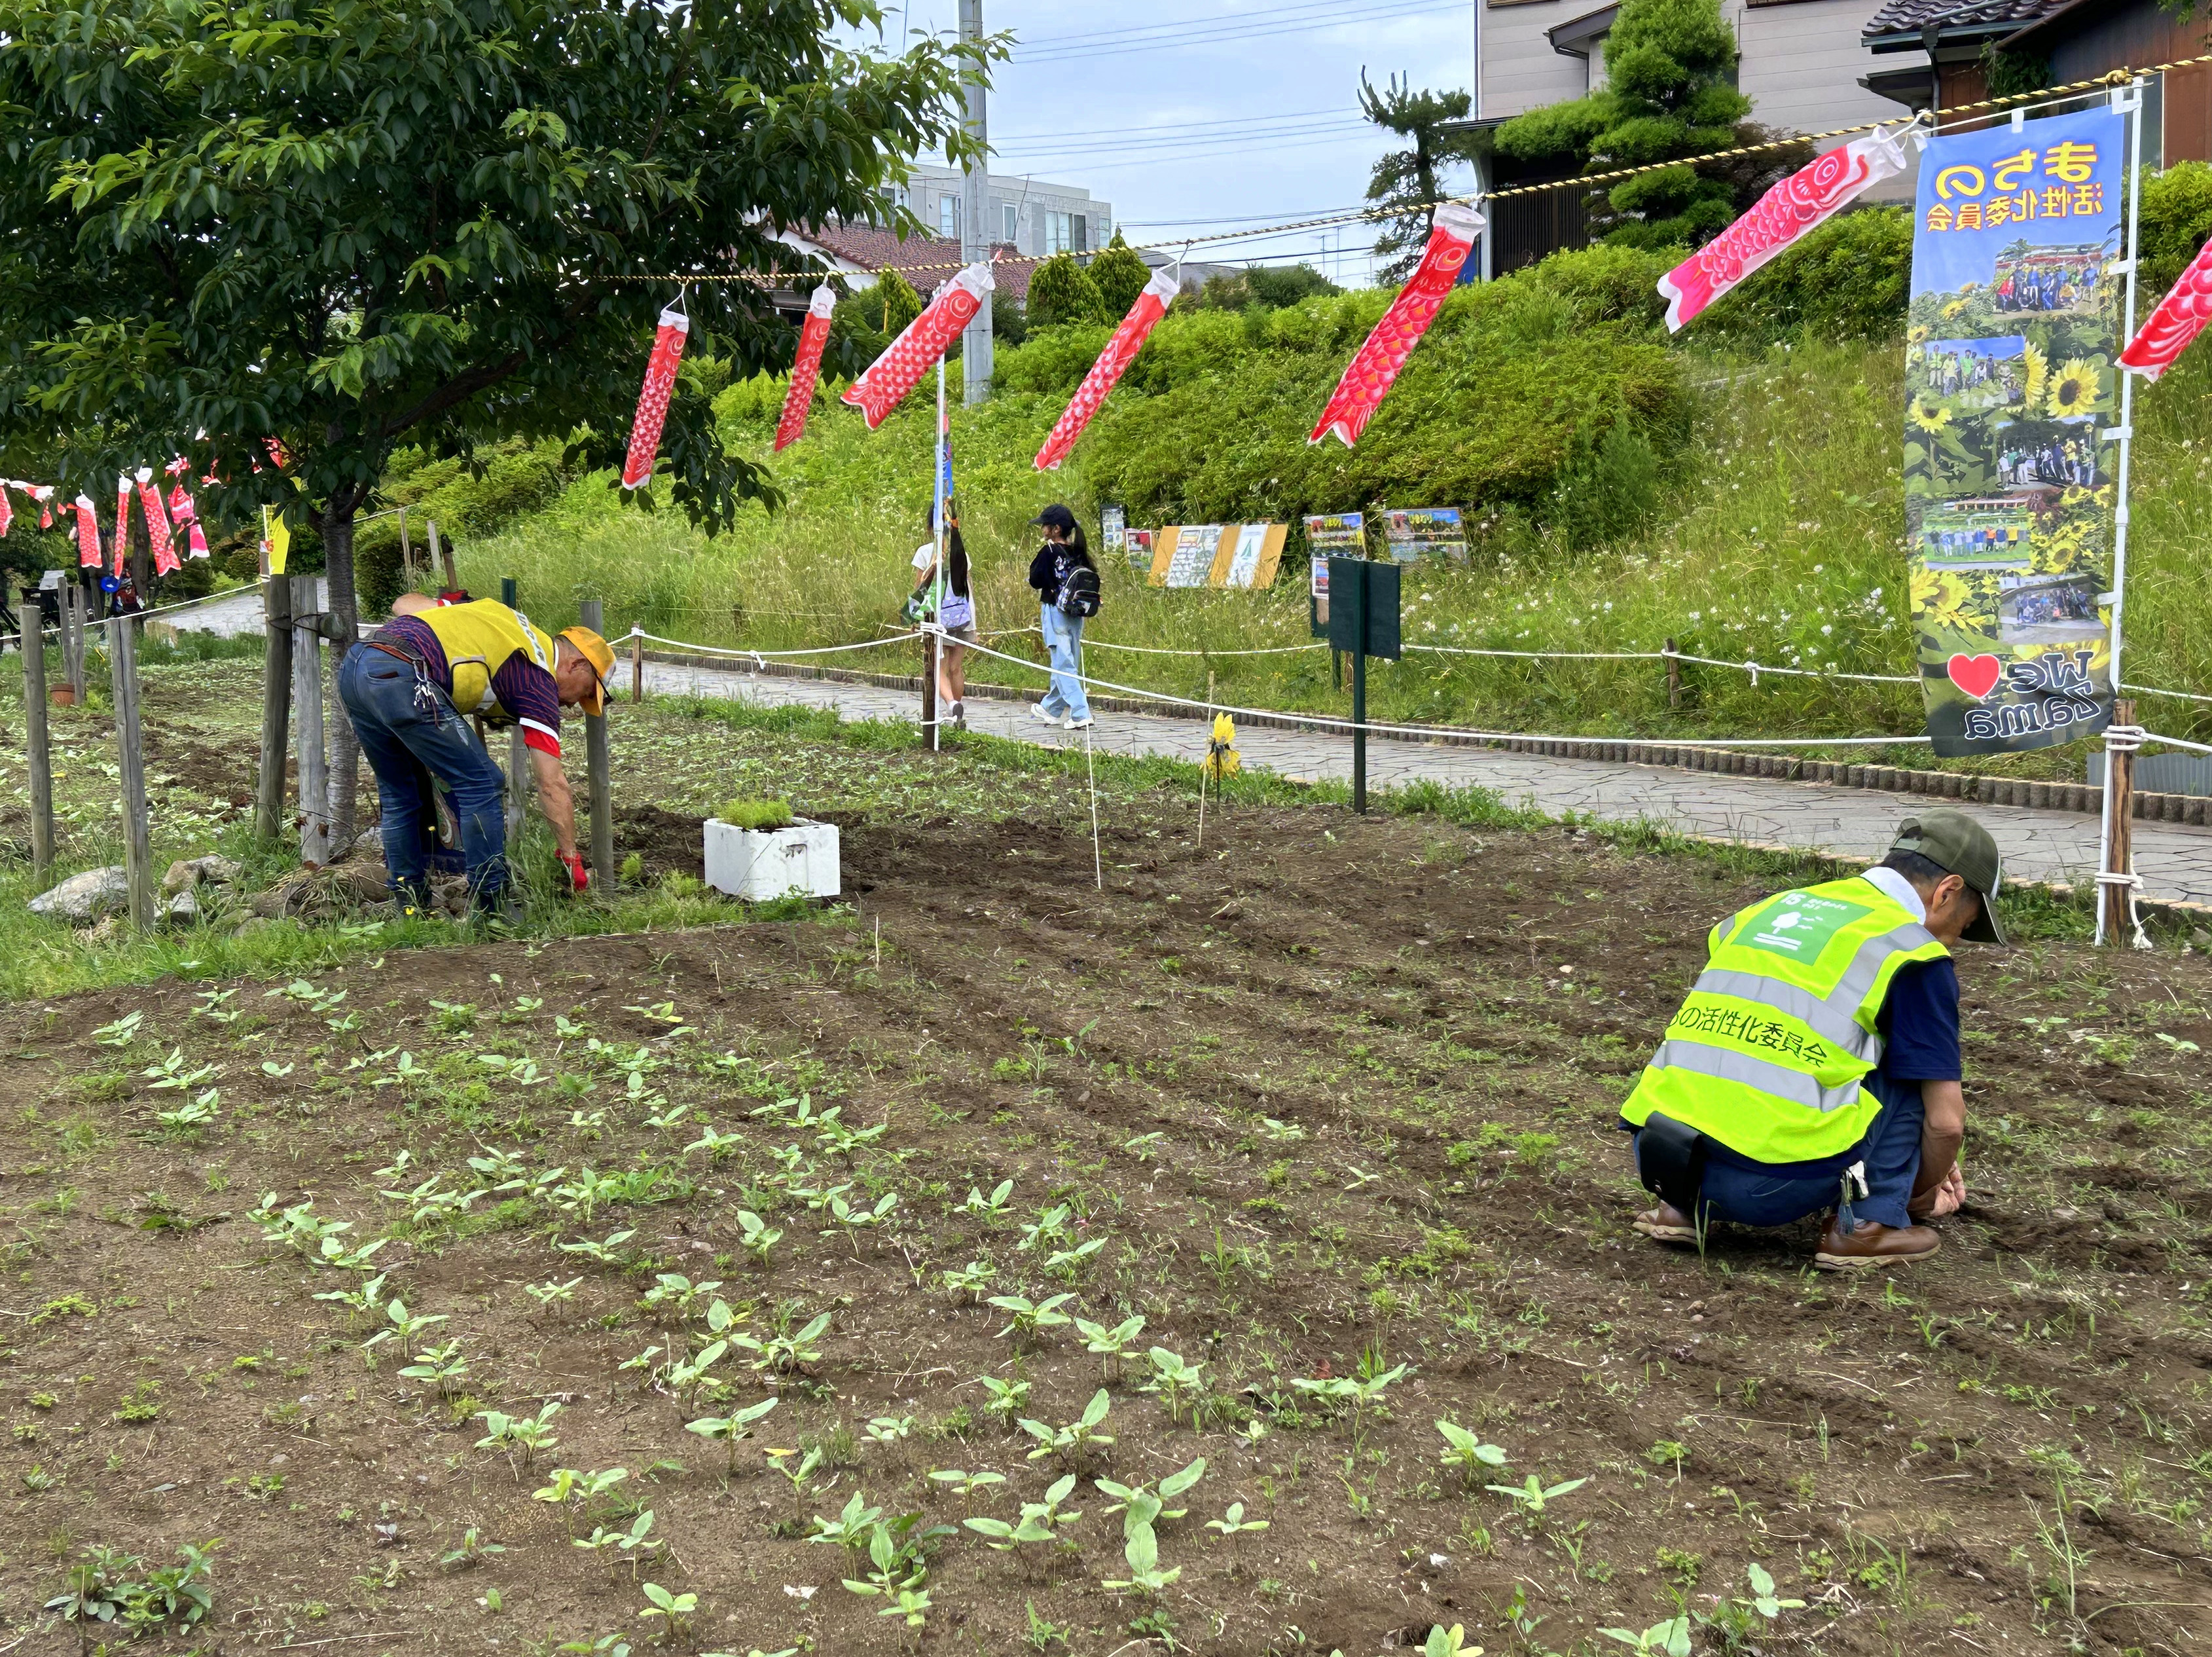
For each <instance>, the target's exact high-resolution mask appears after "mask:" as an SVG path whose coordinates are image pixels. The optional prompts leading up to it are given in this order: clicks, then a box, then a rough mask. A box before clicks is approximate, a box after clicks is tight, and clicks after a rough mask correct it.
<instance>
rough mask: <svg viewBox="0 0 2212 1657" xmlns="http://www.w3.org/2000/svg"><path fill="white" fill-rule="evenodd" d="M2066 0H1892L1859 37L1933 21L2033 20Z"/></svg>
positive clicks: (1914, 29)
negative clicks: (1961, 2)
mask: <svg viewBox="0 0 2212 1657" xmlns="http://www.w3.org/2000/svg"><path fill="white" fill-rule="evenodd" d="M2064 3H2065V0H1967V3H1966V4H1963V5H1962V4H1960V0H1889V3H1888V4H1887V5H1886V6H1884V7H1883V8H1882V9H1881V10H1880V11H1878V12H1876V13H1875V15H1873V16H1872V17H1870V18H1869V19H1868V20H1867V26H1866V27H1865V28H1863V29H1862V30H1861V31H1860V33H1859V38H1860V39H1865V40H1871V39H1875V38H1876V37H1877V36H1880V35H1884V34H1917V33H1919V32H1920V31H1921V30H1922V29H1923V28H1925V27H1928V26H1929V24H1931V23H1933V24H1936V25H1937V26H1939V27H1943V28H1971V27H1973V26H1974V25H1976V24H1978V23H2013V24H2027V23H2033V22H2035V21H2039V19H2041V18H2042V17H2044V16H2045V15H2046V14H2048V13H2051V12H2054V11H2056V10H2057V9H2058V8H2059V7H2060V6H2062V5H2063V4H2064Z"/></svg>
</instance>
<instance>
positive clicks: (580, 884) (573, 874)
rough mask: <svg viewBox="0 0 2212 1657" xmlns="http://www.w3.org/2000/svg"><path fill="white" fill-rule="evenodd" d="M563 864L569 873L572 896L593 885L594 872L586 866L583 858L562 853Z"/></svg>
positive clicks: (569, 886)
mask: <svg viewBox="0 0 2212 1657" xmlns="http://www.w3.org/2000/svg"><path fill="white" fill-rule="evenodd" d="M561 864H562V867H563V868H565V869H567V870H568V891H569V894H570V895H572V896H573V895H574V894H576V893H578V892H580V891H583V890H585V889H586V888H588V887H589V886H590V885H591V883H592V871H590V870H589V869H587V868H586V867H585V866H584V859H582V858H581V857H580V856H578V855H576V854H575V853H571V852H563V853H561Z"/></svg>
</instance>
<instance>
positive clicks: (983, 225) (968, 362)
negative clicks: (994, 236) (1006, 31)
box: [960, 0, 991, 405]
mask: <svg viewBox="0 0 2212 1657" xmlns="http://www.w3.org/2000/svg"><path fill="white" fill-rule="evenodd" d="M960 39H961V41H962V43H963V45H966V46H973V47H975V48H976V49H978V50H979V51H980V50H981V46H982V44H983V0H960ZM960 80H961V86H962V89H963V92H964V93H965V94H966V96H967V112H966V113H965V115H964V116H963V118H962V120H961V126H962V127H963V130H965V131H966V133H967V135H968V137H969V142H970V143H973V144H974V145H975V149H976V152H977V153H976V154H975V155H972V156H970V157H969V160H968V170H967V172H966V173H965V174H964V175H963V178H962V179H961V181H960V262H961V263H962V264H975V262H976V261H977V260H978V259H987V258H990V257H991V234H990V232H991V226H990V224H989V222H988V220H989V216H990V211H991V167H990V161H989V159H988V158H987V156H986V155H984V154H983V153H982V151H983V146H984V145H985V143H987V142H988V140H989V137H990V128H989V125H988V123H987V120H986V118H985V112H984V106H983V98H984V90H985V88H984V85H983V65H982V64H981V63H980V62H975V61H970V62H969V63H967V64H963V66H962V68H961V70H960ZM960 374H961V378H960V386H961V390H960V400H961V401H962V402H963V403H966V404H971V405H972V404H977V403H985V402H988V401H989V400H990V396H991V294H990V292H989V290H988V289H986V290H985V291H984V294H983V303H982V304H981V306H979V307H977V308H976V312H975V316H974V318H973V319H970V321H969V324H968V327H967V329H966V331H964V332H963V334H962V335H961V337H960Z"/></svg>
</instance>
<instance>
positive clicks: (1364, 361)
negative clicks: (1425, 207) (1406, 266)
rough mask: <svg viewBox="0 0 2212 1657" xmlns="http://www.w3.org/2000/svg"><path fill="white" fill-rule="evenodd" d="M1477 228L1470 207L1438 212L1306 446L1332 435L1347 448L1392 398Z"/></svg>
mask: <svg viewBox="0 0 2212 1657" xmlns="http://www.w3.org/2000/svg"><path fill="white" fill-rule="evenodd" d="M1481 230H1482V215H1481V214H1480V213H1478V212H1476V211H1475V210H1474V209H1473V208H1471V207H1462V205H1460V204H1459V203H1456V202H1447V203H1445V204H1444V205H1443V206H1442V207H1439V208H1438V209H1437V215H1436V219H1435V227H1434V228H1432V229H1431V231H1430V232H1429V245H1428V246H1427V247H1425V248H1424V249H1423V250H1422V252H1421V264H1420V268H1419V270H1415V271H1414V272H1413V280H1412V281H1411V282H1407V284H1406V285H1405V286H1404V287H1403V288H1400V289H1399V290H1398V297H1397V298H1396V299H1395V300H1391V302H1390V308H1389V310H1387V311H1385V312H1384V313H1383V320H1382V321H1380V322H1378V323H1376V325H1375V331H1374V332H1373V333H1371V334H1370V335H1368V336H1367V343H1365V344H1364V345H1362V346H1361V347H1360V348H1359V351H1358V355H1356V356H1354V357H1353V358H1352V361H1351V363H1350V364H1349V366H1347V367H1346V369H1345V371H1344V378H1343V379H1340V380H1338V381H1337V382H1336V391H1335V392H1334V395H1332V396H1331V397H1330V398H1329V399H1328V407H1327V408H1326V409H1324V410H1322V414H1321V419H1320V420H1319V421H1318V422H1316V424H1315V426H1314V428H1313V434H1312V435H1311V436H1310V437H1308V438H1307V439H1306V441H1307V442H1309V443H1318V442H1320V441H1321V440H1322V439H1323V438H1325V437H1327V436H1328V435H1329V434H1331V433H1334V434H1335V435H1336V437H1337V438H1338V439H1339V440H1340V441H1341V442H1342V443H1343V444H1344V446H1345V447H1346V448H1347V449H1348V448H1350V447H1351V446H1352V445H1353V444H1355V443H1357V442H1358V441H1359V434H1361V433H1362V432H1364V431H1365V430H1366V429H1367V422H1369V421H1370V420H1372V419H1374V418H1375V411H1376V410H1377V409H1379V408H1381V407H1382V406H1383V398H1386V397H1388V396H1389V395H1390V387H1391V385H1393V383H1395V381H1396V379H1397V378H1398V371H1399V370H1400V369H1401V368H1403V367H1405V366H1406V359H1407V357H1409V356H1411V355H1413V347H1415V346H1416V345H1419V343H1421V336H1422V335H1423V334H1425V333H1426V332H1428V331H1429V325H1430V324H1431V323H1432V322H1434V321H1435V320H1436V319H1437V309H1438V307H1441V306H1442V305H1443V302H1444V296H1445V295H1446V294H1449V293H1450V292H1451V290H1452V284H1453V283H1454V282H1457V281H1458V280H1459V272H1460V267H1461V266H1462V265H1463V264H1466V263H1467V256H1468V252H1470V251H1471V250H1472V249H1473V248H1474V239H1475V237H1476V236H1477V235H1478V234H1480V232H1481Z"/></svg>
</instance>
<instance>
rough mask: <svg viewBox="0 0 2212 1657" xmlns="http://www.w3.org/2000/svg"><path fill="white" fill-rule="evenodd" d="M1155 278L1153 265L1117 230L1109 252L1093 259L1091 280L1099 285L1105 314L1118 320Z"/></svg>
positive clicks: (1126, 312) (1107, 248) (1108, 248)
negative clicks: (1139, 254) (1145, 260)
mask: <svg viewBox="0 0 2212 1657" xmlns="http://www.w3.org/2000/svg"><path fill="white" fill-rule="evenodd" d="M1151 280H1152V266H1151V265H1149V264H1146V263H1145V262H1144V260H1143V259H1142V258H1139V257H1138V255H1137V253H1136V252H1135V251H1134V250H1133V249H1132V248H1131V247H1130V246H1129V244H1128V243H1127V242H1126V241H1123V240H1121V232H1120V231H1118V230H1116V231H1115V233H1114V240H1111V241H1109V242H1108V243H1107V244H1106V251H1105V252H1103V253H1101V254H1099V256H1098V257H1097V258H1095V259H1093V260H1091V282H1093V283H1094V284H1096V286H1097V289H1098V297H1099V299H1100V300H1102V301H1103V303H1104V305H1105V307H1106V314H1107V315H1108V316H1109V317H1111V318H1113V319H1115V320H1116V321H1119V320H1120V319H1121V318H1123V317H1126V316H1127V315H1128V314H1129V307H1131V306H1133V305H1134V304H1135V303H1136V302H1137V295H1138V294H1141V293H1143V292H1144V291H1145V284H1146V282H1150V281H1151Z"/></svg>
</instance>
